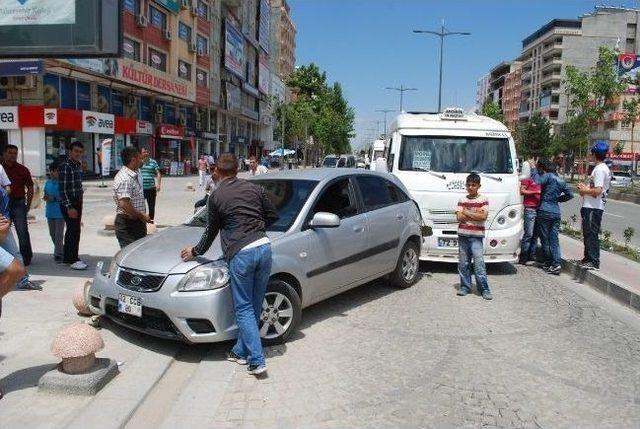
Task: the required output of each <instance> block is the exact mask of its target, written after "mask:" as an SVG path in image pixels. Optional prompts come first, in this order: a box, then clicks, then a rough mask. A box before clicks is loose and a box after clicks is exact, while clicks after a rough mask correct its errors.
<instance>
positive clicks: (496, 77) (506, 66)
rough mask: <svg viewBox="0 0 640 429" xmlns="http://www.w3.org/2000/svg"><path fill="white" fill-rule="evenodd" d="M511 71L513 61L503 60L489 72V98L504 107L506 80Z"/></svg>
mask: <svg viewBox="0 0 640 429" xmlns="http://www.w3.org/2000/svg"><path fill="white" fill-rule="evenodd" d="M510 71H511V62H510V61H503V62H501V63H500V64H498V65H497V66H495V67H494V68H492V69H491V71H490V72H489V99H490V100H492V101H493V102H494V103H496V104H497V105H498V107H500V109H502V96H503V91H504V81H505V78H506V77H507V75H508V74H509V72H510Z"/></svg>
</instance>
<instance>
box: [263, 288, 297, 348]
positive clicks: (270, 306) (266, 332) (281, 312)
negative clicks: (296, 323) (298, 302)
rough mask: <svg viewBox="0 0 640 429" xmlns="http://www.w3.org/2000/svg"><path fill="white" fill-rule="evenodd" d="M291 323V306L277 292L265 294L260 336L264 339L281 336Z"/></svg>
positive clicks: (289, 302) (285, 298)
mask: <svg viewBox="0 0 640 429" xmlns="http://www.w3.org/2000/svg"><path fill="white" fill-rule="evenodd" d="M292 322H293V305H292V304H291V301H290V300H289V298H287V297H286V296H285V295H284V294H281V293H278V292H267V293H266V294H265V296H264V301H262V314H261V315H260V336H261V337H262V338H266V339H272V338H277V337H279V336H281V335H283V334H284V333H285V332H286V331H287V329H289V327H290V326H291V323H292Z"/></svg>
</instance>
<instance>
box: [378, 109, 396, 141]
mask: <svg viewBox="0 0 640 429" xmlns="http://www.w3.org/2000/svg"><path fill="white" fill-rule="evenodd" d="M376 112H379V113H384V138H387V113H392V112H395V110H391V109H377V110H376Z"/></svg>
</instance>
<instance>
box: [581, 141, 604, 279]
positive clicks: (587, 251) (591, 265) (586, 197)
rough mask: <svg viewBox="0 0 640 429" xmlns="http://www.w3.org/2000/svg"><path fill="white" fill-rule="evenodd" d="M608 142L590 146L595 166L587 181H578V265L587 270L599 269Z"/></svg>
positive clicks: (597, 142) (598, 142) (599, 142)
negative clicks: (580, 239) (580, 254)
mask: <svg viewBox="0 0 640 429" xmlns="http://www.w3.org/2000/svg"><path fill="white" fill-rule="evenodd" d="M608 152H609V144H607V142H606V141H603V140H598V141H596V143H595V144H594V145H593V146H592V147H591V154H592V155H593V157H594V158H595V160H596V166H595V167H594V169H593V171H592V172H591V176H590V180H589V183H580V184H579V185H578V193H579V194H580V196H582V209H580V215H581V216H582V237H583V240H584V258H582V260H581V261H580V266H581V267H582V268H585V269H587V270H599V269H600V241H599V239H598V235H599V234H600V225H601V223H602V214H603V213H604V206H605V204H606V203H607V192H608V191H609V186H610V184H611V171H610V170H609V167H607V164H605V163H604V160H605V158H606V157H607V153H608Z"/></svg>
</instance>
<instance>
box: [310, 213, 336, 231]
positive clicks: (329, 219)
mask: <svg viewBox="0 0 640 429" xmlns="http://www.w3.org/2000/svg"><path fill="white" fill-rule="evenodd" d="M309 226H310V227H311V228H337V227H339V226H340V218H339V217H338V216H337V215H335V214H333V213H327V212H318V213H316V214H314V215H313V219H311V222H309Z"/></svg>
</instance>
